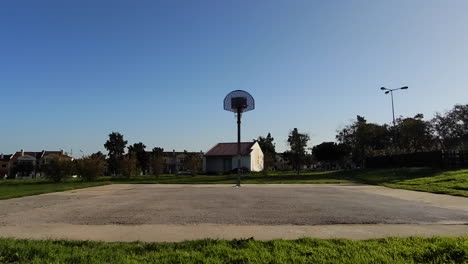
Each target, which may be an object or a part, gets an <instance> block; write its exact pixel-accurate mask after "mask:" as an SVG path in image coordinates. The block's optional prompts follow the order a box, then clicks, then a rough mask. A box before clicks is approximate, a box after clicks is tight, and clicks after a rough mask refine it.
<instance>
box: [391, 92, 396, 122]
mask: <svg viewBox="0 0 468 264" xmlns="http://www.w3.org/2000/svg"><path fill="white" fill-rule="evenodd" d="M390 95H391V96H392V115H393V126H395V108H394V106H393V91H390Z"/></svg>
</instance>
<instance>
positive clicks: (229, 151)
mask: <svg viewBox="0 0 468 264" xmlns="http://www.w3.org/2000/svg"><path fill="white" fill-rule="evenodd" d="M236 168H237V143H235V142H234V143H218V144H217V145H216V146H214V147H213V148H211V149H210V150H209V151H208V152H207V153H206V154H205V156H204V158H203V171H205V172H229V171H231V170H233V169H236ZM241 168H246V169H247V170H249V171H262V170H263V152H262V149H261V148H260V145H259V144H258V143H257V142H242V143H241Z"/></svg>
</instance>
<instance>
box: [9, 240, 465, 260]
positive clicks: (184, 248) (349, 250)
mask: <svg viewBox="0 0 468 264" xmlns="http://www.w3.org/2000/svg"><path fill="white" fill-rule="evenodd" d="M467 262H468V237H459V238H441V237H435V238H419V237H412V238H388V239H376V240H366V241H353V240H336V239H335V240H319V239H308V238H307V239H299V240H294V241H287V240H272V241H255V240H253V239H245V240H232V241H224V240H198V241H187V242H182V243H138V242H135V243H104V242H78V241H30V240H14V239H0V263H37V264H39V263H467Z"/></svg>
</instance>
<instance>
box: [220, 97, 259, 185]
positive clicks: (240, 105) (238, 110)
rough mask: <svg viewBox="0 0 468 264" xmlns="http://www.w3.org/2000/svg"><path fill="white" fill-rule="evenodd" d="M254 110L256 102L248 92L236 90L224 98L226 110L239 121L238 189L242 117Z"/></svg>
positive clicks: (238, 182)
mask: <svg viewBox="0 0 468 264" xmlns="http://www.w3.org/2000/svg"><path fill="white" fill-rule="evenodd" d="M254 109H255V100H254V99H253V97H252V95H250V94H249V93H248V92H246V91H243V90H235V91H232V92H230V93H229V94H228V95H227V96H226V97H225V98H224V110H226V111H230V112H234V116H235V117H236V119H237V187H240V183H241V154H242V153H241V148H240V142H241V117H242V113H243V112H247V111H250V110H254Z"/></svg>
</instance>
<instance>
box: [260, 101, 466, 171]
mask: <svg viewBox="0 0 468 264" xmlns="http://www.w3.org/2000/svg"><path fill="white" fill-rule="evenodd" d="M335 139H336V142H323V143H321V144H318V145H316V146H313V147H311V148H308V146H307V144H308V141H309V140H310V138H309V136H308V135H307V134H306V133H300V132H299V131H298V130H297V128H294V129H293V130H291V132H290V133H289V135H288V145H289V150H287V151H285V152H284V153H283V158H285V159H287V160H289V162H290V165H291V167H292V169H294V170H296V171H300V170H301V168H302V167H303V166H304V165H310V164H312V163H317V162H322V163H342V164H343V163H346V162H347V163H348V164H353V165H354V166H358V167H363V166H365V160H366V158H368V157H372V156H386V155H394V154H403V153H414V152H426V151H434V150H440V151H466V150H468V105H455V106H454V107H453V108H452V109H451V110H449V111H447V112H445V113H437V114H436V115H435V116H434V117H433V118H432V119H430V120H424V116H423V115H422V114H417V115H415V116H413V117H399V118H397V119H396V120H395V124H394V125H389V124H376V123H371V122H368V121H367V120H366V119H365V118H364V117H363V116H359V115H358V116H357V118H356V119H355V120H354V121H352V122H351V123H350V124H348V125H346V126H345V127H344V128H342V129H340V130H338V131H337V134H336V136H335ZM255 141H257V142H258V143H259V144H260V147H261V148H262V150H263V152H264V156H265V158H264V160H265V162H264V164H265V169H266V170H269V169H271V168H272V167H274V164H275V161H276V151H275V144H274V142H273V137H272V136H271V134H270V133H269V134H268V135H267V136H266V137H259V138H258V139H256V140H255Z"/></svg>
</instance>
